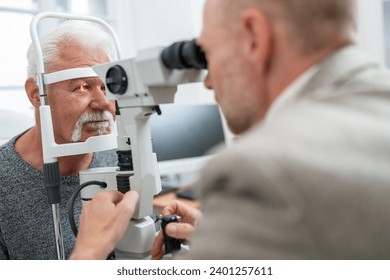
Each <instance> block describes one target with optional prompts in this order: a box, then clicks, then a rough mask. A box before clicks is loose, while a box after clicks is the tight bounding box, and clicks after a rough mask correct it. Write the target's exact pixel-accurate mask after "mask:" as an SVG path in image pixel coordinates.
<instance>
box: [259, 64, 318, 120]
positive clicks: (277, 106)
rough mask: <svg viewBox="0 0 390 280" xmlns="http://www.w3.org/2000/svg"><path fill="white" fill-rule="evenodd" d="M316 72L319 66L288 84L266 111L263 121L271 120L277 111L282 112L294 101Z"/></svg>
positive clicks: (313, 67) (311, 68)
mask: <svg viewBox="0 0 390 280" xmlns="http://www.w3.org/2000/svg"><path fill="white" fill-rule="evenodd" d="M318 70H319V66H318V65H314V66H312V67H310V68H309V69H308V70H306V71H305V72H303V73H302V74H301V75H300V76H298V78H296V79H295V80H294V81H293V82H292V83H291V84H289V85H288V86H287V87H286V88H285V89H284V90H283V91H282V92H281V94H280V95H279V96H278V97H277V98H276V99H275V100H274V102H273V103H272V105H271V107H270V108H269V109H268V112H267V115H266V117H265V120H266V121H267V120H269V119H271V118H273V116H274V115H276V114H277V113H278V111H279V110H282V108H283V107H284V106H285V105H286V104H289V103H290V102H291V101H292V100H294V98H295V97H296V95H297V94H298V93H299V92H300V91H301V90H302V89H303V88H304V87H305V85H306V84H307V83H308V82H309V81H310V79H311V78H313V77H314V75H315V74H316V73H317V72H318Z"/></svg>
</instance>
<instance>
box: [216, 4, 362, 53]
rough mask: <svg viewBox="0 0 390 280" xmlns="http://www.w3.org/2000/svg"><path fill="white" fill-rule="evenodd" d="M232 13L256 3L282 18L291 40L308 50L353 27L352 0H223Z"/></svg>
mask: <svg viewBox="0 0 390 280" xmlns="http://www.w3.org/2000/svg"><path fill="white" fill-rule="evenodd" d="M223 1H226V2H225V4H226V8H228V9H229V10H230V11H231V12H233V13H234V10H236V11H237V10H239V9H237V5H240V6H241V8H250V7H252V8H253V7H255V8H258V9H260V10H262V11H263V12H264V13H266V14H267V15H268V16H269V17H270V18H271V19H274V20H279V21H284V23H285V25H286V26H287V28H288V31H289V34H290V36H291V40H292V41H293V43H295V44H296V45H297V47H298V48H299V49H300V50H301V51H305V52H311V51H315V50H318V49H321V48H322V47H324V46H326V45H327V44H329V43H330V42H332V40H334V37H335V35H339V34H342V33H352V30H354V29H355V25H356V22H355V20H356V19H355V13H356V10H355V9H356V3H355V2H356V1H355V0H239V1H238V0H230V1H228V0H223Z"/></svg>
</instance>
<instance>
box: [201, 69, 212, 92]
mask: <svg viewBox="0 0 390 280" xmlns="http://www.w3.org/2000/svg"><path fill="white" fill-rule="evenodd" d="M203 83H204V86H205V87H206V88H207V89H213V85H212V83H211V78H210V72H208V73H207V75H206V78H205V79H204V82H203Z"/></svg>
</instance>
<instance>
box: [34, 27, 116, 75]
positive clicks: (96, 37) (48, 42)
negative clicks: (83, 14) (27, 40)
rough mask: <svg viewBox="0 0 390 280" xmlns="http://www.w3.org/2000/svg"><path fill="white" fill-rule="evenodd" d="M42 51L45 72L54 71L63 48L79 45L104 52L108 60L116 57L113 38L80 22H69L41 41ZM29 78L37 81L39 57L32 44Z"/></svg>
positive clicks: (103, 31)
mask: <svg viewBox="0 0 390 280" xmlns="http://www.w3.org/2000/svg"><path fill="white" fill-rule="evenodd" d="M39 41H40V44H41V49H42V55H43V62H44V67H45V72H46V73H48V72H50V71H53V70H52V69H51V66H52V65H53V64H54V63H55V62H56V61H57V60H58V59H59V53H60V50H61V46H64V45H66V44H70V43H72V44H78V45H80V46H82V47H84V48H86V49H88V50H91V51H103V52H104V53H105V54H106V55H107V56H108V58H109V59H110V61H111V60H113V59H114V58H115V57H116V49H115V45H114V41H113V38H112V37H111V36H110V34H109V33H108V32H107V31H106V30H104V29H103V28H102V27H101V26H100V25H98V24H96V23H93V22H87V21H79V20H67V21H65V22H64V23H62V24H61V25H59V26H58V27H57V28H55V29H54V30H53V31H51V32H50V33H47V34H45V35H43V36H41V37H40V39H39ZM27 60H28V72H27V76H28V77H29V78H30V77H31V78H33V79H35V78H36V74H37V57H36V52H35V48H34V45H33V44H32V43H31V44H30V46H29V48H28V51H27Z"/></svg>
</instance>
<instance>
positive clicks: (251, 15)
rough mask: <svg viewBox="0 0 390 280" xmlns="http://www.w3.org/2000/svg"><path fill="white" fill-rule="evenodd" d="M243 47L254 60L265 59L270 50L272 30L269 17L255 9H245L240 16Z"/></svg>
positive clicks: (268, 55)
mask: <svg viewBox="0 0 390 280" xmlns="http://www.w3.org/2000/svg"><path fill="white" fill-rule="evenodd" d="M240 25H241V29H242V30H243V31H244V34H245V35H244V36H245V38H244V39H245V40H246V42H247V43H246V44H245V48H246V49H247V51H248V54H249V55H250V56H253V57H252V59H255V61H259V59H260V61H267V60H268V58H269V57H270V55H271V52H272V48H273V46H272V44H273V41H272V40H273V30H272V24H271V21H270V19H269V17H268V16H267V15H266V14H264V13H262V12H261V11H259V10H257V9H246V10H244V11H243V12H242V13H241V17H240Z"/></svg>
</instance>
